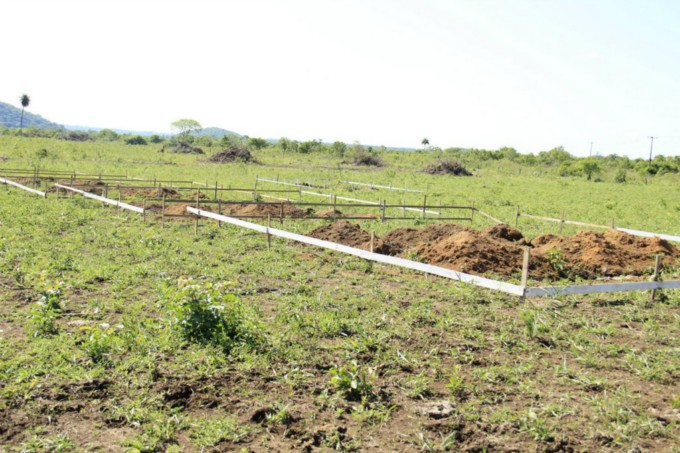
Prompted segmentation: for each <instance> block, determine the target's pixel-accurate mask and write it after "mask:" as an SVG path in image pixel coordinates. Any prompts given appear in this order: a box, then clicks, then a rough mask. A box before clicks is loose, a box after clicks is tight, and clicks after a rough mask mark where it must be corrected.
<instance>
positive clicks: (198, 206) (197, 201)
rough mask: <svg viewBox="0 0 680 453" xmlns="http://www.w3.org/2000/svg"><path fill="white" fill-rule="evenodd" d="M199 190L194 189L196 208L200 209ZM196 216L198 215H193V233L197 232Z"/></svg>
mask: <svg viewBox="0 0 680 453" xmlns="http://www.w3.org/2000/svg"><path fill="white" fill-rule="evenodd" d="M199 193H200V192H199V191H198V190H197V191H196V209H201V208H200V206H201V199H200V198H199V196H198V194H199ZM198 217H199V216H194V235H197V234H198Z"/></svg>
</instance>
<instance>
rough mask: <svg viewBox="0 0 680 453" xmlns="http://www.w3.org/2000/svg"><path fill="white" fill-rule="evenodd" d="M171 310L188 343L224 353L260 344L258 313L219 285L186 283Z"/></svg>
mask: <svg viewBox="0 0 680 453" xmlns="http://www.w3.org/2000/svg"><path fill="white" fill-rule="evenodd" d="M170 309H171V311H172V313H173V314H174V317H175V321H176V323H177V325H178V327H179V330H180V332H181V334H182V336H183V338H184V339H185V340H187V341H190V342H193V343H198V344H204V345H212V346H217V347H219V348H220V349H222V350H223V351H224V352H225V353H226V354H229V353H230V352H231V351H232V350H234V349H235V348H238V347H240V346H246V347H257V346H258V345H260V344H261V343H262V336H261V334H260V331H261V326H260V324H259V320H258V316H257V313H256V312H255V311H254V310H253V309H252V308H250V307H248V306H246V305H245V304H243V303H242V302H241V301H240V300H239V299H238V298H237V297H236V296H235V295H233V294H229V293H226V292H225V291H224V288H223V287H222V286H221V285H212V284H205V285H195V284H185V285H183V287H181V288H180V290H179V292H178V293H177V294H176V297H175V298H174V300H172V301H171V306H170Z"/></svg>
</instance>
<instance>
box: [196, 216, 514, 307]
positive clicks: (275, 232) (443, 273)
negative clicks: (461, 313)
mask: <svg viewBox="0 0 680 453" xmlns="http://www.w3.org/2000/svg"><path fill="white" fill-rule="evenodd" d="M187 211H188V212H190V213H191V214H195V215H198V216H201V217H206V218H209V219H214V220H218V221H220V222H225V223H230V224H232V225H237V226H240V227H243V228H248V229H251V230H255V231H259V232H261V233H265V234H271V235H272V236H277V237H282V238H286V239H290V240H293V241H297V242H302V243H305V244H310V245H315V246H317V247H323V248H326V249H330V250H335V251H337V252H342V253H347V254H349V255H354V256H358V257H359V258H363V259H366V260H370V261H376V262H379V263H385V264H392V265H394V266H399V267H404V268H407V269H412V270H416V271H420V272H426V273H428V274H432V275H438V276H440V277H445V278H450V279H452V280H458V281H461V282H464V283H470V284H473V285H476V286H480V287H482V288H488V289H494V290H497V291H503V292H506V293H508V294H513V295H515V296H522V295H523V294H524V288H523V287H521V286H519V285H513V284H511V283H505V282H501V281H498V280H492V279H489V278H484V277H478V276H476V275H470V274H465V273H463V272H458V271H454V270H452V269H446V268H443V267H439V266H433V265H431V264H425V263H419V262H417V261H411V260H407V259H404V258H398V257H396V256H389V255H381V254H379V253H372V252H369V251H367V250H362V249H358V248H355V247H349V246H346V245H342V244H337V243H335V242H330V241H324V240H321V239H316V238H311V237H309V236H304V235H301V234H296V233H291V232H289V231H284V230H279V229H276V228H270V227H267V226H263V225H258V224H256V223H252V222H246V221H245V220H240V219H235V218H233V217H228V216H224V215H220V214H215V213H214V212H210V211H202V210H200V209H196V208H192V207H190V206H187Z"/></svg>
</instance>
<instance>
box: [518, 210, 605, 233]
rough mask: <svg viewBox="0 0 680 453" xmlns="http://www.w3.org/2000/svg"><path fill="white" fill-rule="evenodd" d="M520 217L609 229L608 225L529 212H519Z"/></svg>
mask: <svg viewBox="0 0 680 453" xmlns="http://www.w3.org/2000/svg"><path fill="white" fill-rule="evenodd" d="M520 216H521V217H528V218H530V219H536V220H545V221H546V222H556V223H568V224H570V225H578V226H585V227H590V228H604V229H605V230H606V229H609V227H608V226H606V225H596V224H593V223H586V222H577V221H575V220H562V219H554V218H552V217H543V216H540V215H531V214H523V213H522V214H520Z"/></svg>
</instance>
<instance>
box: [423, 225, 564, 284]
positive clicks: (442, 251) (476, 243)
mask: <svg viewBox="0 0 680 453" xmlns="http://www.w3.org/2000/svg"><path fill="white" fill-rule="evenodd" d="M410 253H415V254H416V255H417V256H418V257H419V258H420V259H421V260H423V261H424V262H426V263H429V264H434V265H436V266H441V267H446V268H449V269H455V270H459V271H462V272H466V273H471V274H478V275H484V274H495V275H502V276H505V277H510V276H519V275H521V272H522V271H521V270H522V260H523V257H524V248H523V247H522V246H521V245H519V244H517V243H515V242H512V241H508V240H506V239H503V238H498V237H494V236H492V235H490V234H489V232H488V231H475V230H469V229H465V230H462V231H460V232H458V233H455V234H453V235H451V236H448V237H446V238H444V239H442V240H440V241H437V242H435V243H434V244H425V243H421V244H419V245H417V246H416V247H415V248H413V249H412V251H410ZM529 275H530V276H531V278H534V279H538V280H542V279H545V278H556V277H557V276H558V274H557V272H556V271H555V270H554V269H553V268H552V267H551V266H550V264H549V263H548V262H547V261H546V260H545V257H543V256H537V255H534V256H532V259H531V261H530V262H529Z"/></svg>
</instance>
